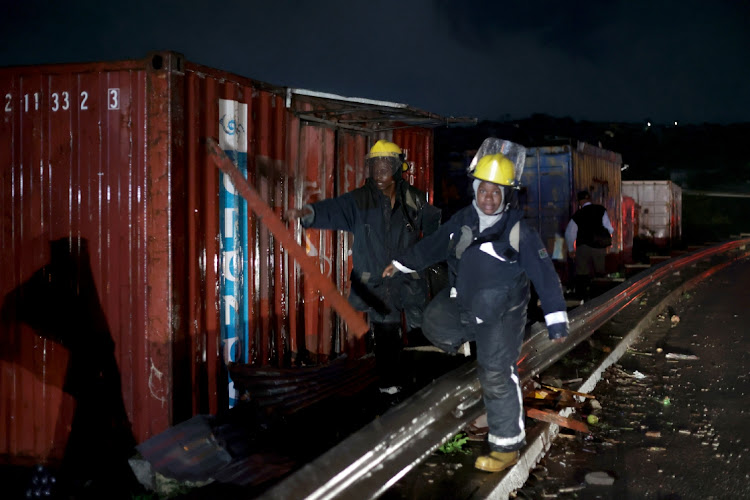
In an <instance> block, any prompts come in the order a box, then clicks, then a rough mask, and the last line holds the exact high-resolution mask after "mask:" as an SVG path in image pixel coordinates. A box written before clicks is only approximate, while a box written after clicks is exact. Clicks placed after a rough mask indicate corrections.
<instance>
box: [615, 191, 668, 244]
mask: <svg viewBox="0 0 750 500" xmlns="http://www.w3.org/2000/svg"><path fill="white" fill-rule="evenodd" d="M622 188H623V193H624V194H626V195H627V196H630V197H632V198H633V199H635V201H636V203H638V205H639V206H640V213H639V231H638V236H639V237H641V238H645V239H648V240H652V241H653V242H654V243H655V244H656V245H657V246H660V247H666V246H669V245H671V244H674V243H676V242H678V241H679V240H680V238H681V237H682V188H680V186H678V185H677V184H675V183H673V182H672V181H652V180H643V181H623V183H622Z"/></svg>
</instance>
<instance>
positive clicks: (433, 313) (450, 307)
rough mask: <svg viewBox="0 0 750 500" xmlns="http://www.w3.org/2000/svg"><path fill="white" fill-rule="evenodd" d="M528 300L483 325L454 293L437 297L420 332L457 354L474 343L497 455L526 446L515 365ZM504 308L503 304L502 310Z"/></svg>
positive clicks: (434, 342)
mask: <svg viewBox="0 0 750 500" xmlns="http://www.w3.org/2000/svg"><path fill="white" fill-rule="evenodd" d="M526 294H527V297H526V301H521V303H522V304H523V306H521V305H518V306H516V307H514V308H512V309H510V310H508V311H505V313H503V314H502V315H501V316H500V319H499V320H498V321H496V322H494V323H489V322H487V323H479V324H477V322H476V318H472V317H471V314H469V313H468V312H466V311H463V310H461V308H460V306H459V304H458V301H457V300H456V299H452V298H450V289H445V290H443V291H441V292H440V293H438V295H437V296H436V297H435V298H434V299H432V301H431V302H430V304H429V305H428V306H427V309H426V310H425V314H424V323H423V324H422V330H423V332H424V334H425V337H427V338H428V339H429V340H430V342H432V343H433V344H434V345H435V346H437V347H439V348H441V349H443V350H444V351H446V352H449V353H455V352H456V351H457V350H458V348H459V347H461V345H462V344H463V343H464V342H468V341H476V347H477V363H478V365H479V370H478V372H479V381H480V382H481V384H482V392H483V395H484V404H485V407H486V409H487V422H488V425H489V428H490V431H489V436H488V438H487V439H488V441H489V444H490V449H491V450H493V451H501V452H508V451H514V450H518V449H520V448H521V447H523V445H524V444H525V438H526V432H525V430H524V416H523V394H522V392H521V385H520V381H519V378H518V368H517V366H516V363H517V361H518V357H519V355H520V353H521V344H522V342H523V334H524V327H525V325H526V307H525V305H526V303H527V302H528V291H527V292H526ZM498 306H499V307H502V305H498Z"/></svg>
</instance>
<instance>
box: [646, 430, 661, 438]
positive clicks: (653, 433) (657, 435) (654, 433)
mask: <svg viewBox="0 0 750 500" xmlns="http://www.w3.org/2000/svg"><path fill="white" fill-rule="evenodd" d="M646 437H649V438H660V437H661V432H659V431H648V432H647V433H646Z"/></svg>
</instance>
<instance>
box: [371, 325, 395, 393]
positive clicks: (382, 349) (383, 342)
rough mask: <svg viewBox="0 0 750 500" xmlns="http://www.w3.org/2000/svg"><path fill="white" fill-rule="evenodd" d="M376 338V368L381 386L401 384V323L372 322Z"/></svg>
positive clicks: (372, 329)
mask: <svg viewBox="0 0 750 500" xmlns="http://www.w3.org/2000/svg"><path fill="white" fill-rule="evenodd" d="M370 330H371V331H372V333H373V337H374V340H375V346H374V351H375V368H376V371H377V374H378V383H379V385H380V387H383V388H385V387H392V386H399V385H401V383H400V381H401V351H402V350H403V342H402V341H401V325H399V324H398V323H374V322H373V323H371V324H370Z"/></svg>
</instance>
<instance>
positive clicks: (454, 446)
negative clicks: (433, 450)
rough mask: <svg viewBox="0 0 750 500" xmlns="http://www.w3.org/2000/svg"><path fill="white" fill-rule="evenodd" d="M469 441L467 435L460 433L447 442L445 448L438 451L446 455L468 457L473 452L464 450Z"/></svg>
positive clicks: (442, 447)
mask: <svg viewBox="0 0 750 500" xmlns="http://www.w3.org/2000/svg"><path fill="white" fill-rule="evenodd" d="M468 440H469V438H468V437H467V435H466V434H465V433H463V432H459V433H458V434H456V435H455V436H453V439H450V440H448V441H446V442H445V443H444V444H443V446H441V447H440V448H438V451H440V452H441V453H444V454H446V455H452V454H454V453H464V454H466V455H468V454H469V453H471V451H469V450H464V449H463V446H464V445H465V444H466V442H467V441H468Z"/></svg>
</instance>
